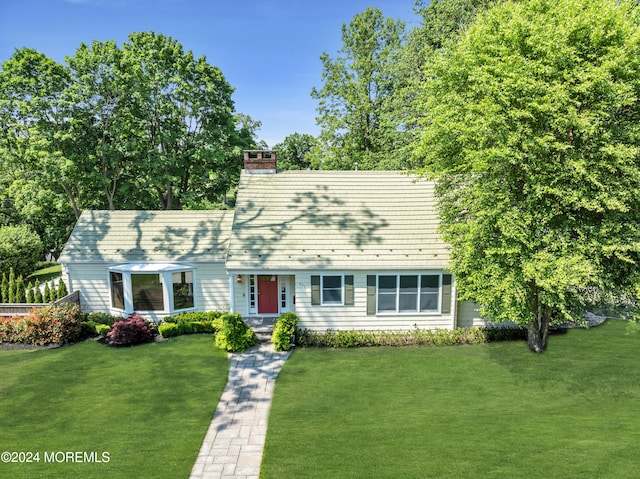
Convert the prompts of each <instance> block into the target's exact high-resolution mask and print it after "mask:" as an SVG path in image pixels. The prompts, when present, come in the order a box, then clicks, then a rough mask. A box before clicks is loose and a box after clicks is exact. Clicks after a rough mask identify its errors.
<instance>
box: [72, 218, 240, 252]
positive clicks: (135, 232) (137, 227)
mask: <svg viewBox="0 0 640 479" xmlns="http://www.w3.org/2000/svg"><path fill="white" fill-rule="evenodd" d="M232 222H233V211H84V212H83V213H82V215H81V216H80V218H79V219H78V221H77V223H76V226H75V228H74V229H73V231H72V233H71V236H70V237H69V240H68V241H67V244H66V245H65V247H64V250H63V251H62V254H61V255H60V259H59V261H60V262H62V263H65V262H100V261H104V262H114V261H157V262H160V261H165V262H166V261H223V260H224V259H225V256H226V254H227V245H228V240H229V234H230V231H231V224H232Z"/></svg>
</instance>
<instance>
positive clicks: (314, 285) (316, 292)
mask: <svg viewBox="0 0 640 479" xmlns="http://www.w3.org/2000/svg"><path fill="white" fill-rule="evenodd" d="M311 304H312V305H314V306H315V305H319V304H320V276H311Z"/></svg>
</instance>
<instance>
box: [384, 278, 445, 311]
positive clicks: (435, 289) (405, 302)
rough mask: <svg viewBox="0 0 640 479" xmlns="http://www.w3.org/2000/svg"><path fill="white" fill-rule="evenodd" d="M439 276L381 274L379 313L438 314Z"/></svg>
mask: <svg viewBox="0 0 640 479" xmlns="http://www.w3.org/2000/svg"><path fill="white" fill-rule="evenodd" d="M440 277H441V275H439V274H422V275H419V274H393V275H388V274H381V275H378V284H377V311H378V313H418V312H420V313H437V312H439V304H440V301H439V300H440V283H441V279H440Z"/></svg>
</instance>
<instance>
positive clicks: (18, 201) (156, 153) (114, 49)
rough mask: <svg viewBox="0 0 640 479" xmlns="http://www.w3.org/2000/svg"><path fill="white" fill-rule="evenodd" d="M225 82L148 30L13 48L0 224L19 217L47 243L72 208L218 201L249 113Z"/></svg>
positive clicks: (1, 146)
mask: <svg viewBox="0 0 640 479" xmlns="http://www.w3.org/2000/svg"><path fill="white" fill-rule="evenodd" d="M232 93H233V88H232V87H231V86H230V85H229V83H228V82H227V81H226V79H225V78H224V76H223V74H222V72H221V71H220V69H219V68H217V67H215V66H212V65H210V64H209V63H208V62H207V60H206V58H205V57H201V58H195V57H194V55H193V53H192V52H190V51H185V50H184V49H183V47H182V45H180V43H178V42H177V41H176V40H175V39H172V38H171V37H166V36H164V35H161V34H156V33H153V32H147V33H133V34H131V35H130V36H129V39H128V40H127V41H126V42H125V43H124V44H123V45H122V46H120V47H119V46H118V45H117V44H116V43H115V42H113V41H106V42H100V41H94V42H93V43H92V44H91V45H85V44H81V45H80V47H79V48H78V49H77V51H76V52H75V54H74V55H73V56H69V57H67V58H66V64H65V65H61V64H58V63H56V62H54V61H53V60H51V59H49V58H47V57H46V56H45V55H44V54H42V53H39V52H37V51H35V50H31V49H27V48H23V49H19V50H16V52H15V53H14V55H13V56H12V57H11V58H10V59H9V60H7V61H5V62H4V63H3V65H2V68H1V69H0V224H19V223H28V224H30V225H32V229H34V230H35V231H37V232H38V233H39V234H40V235H41V238H42V239H43V240H44V242H45V249H46V250H47V251H49V250H51V249H54V250H59V249H60V248H61V246H62V244H63V242H64V239H66V236H67V235H68V230H69V229H70V227H71V226H72V224H73V217H74V216H75V217H76V218H77V217H78V216H79V215H80V213H81V211H82V210H83V209H96V208H105V209H180V208H199V207H203V206H211V205H212V204H216V203H218V202H219V201H220V200H222V201H224V195H225V194H226V192H227V191H228V190H229V189H230V188H231V187H232V186H233V183H234V181H236V180H237V178H238V177H239V173H240V169H241V151H242V149H246V148H253V147H255V131H256V129H257V128H258V127H259V125H260V124H259V122H255V121H253V120H251V118H249V117H248V116H246V115H241V114H237V113H236V112H235V111H234V104H233V101H232V99H231V95H232ZM33 192H37V194H34V193H33ZM54 212H55V218H54V221H53V220H52V218H51V217H50V215H51V214H52V213H54ZM47 222H49V225H48V226H47V224H46V223H47ZM53 223H55V225H56V226H54V227H53V230H52V227H51V224H53Z"/></svg>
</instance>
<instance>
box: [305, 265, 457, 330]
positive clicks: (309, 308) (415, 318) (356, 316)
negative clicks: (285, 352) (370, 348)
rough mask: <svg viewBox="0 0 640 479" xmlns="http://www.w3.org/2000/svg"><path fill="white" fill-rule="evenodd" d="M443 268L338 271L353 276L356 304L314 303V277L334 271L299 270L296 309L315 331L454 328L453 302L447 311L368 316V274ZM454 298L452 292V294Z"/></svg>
mask: <svg viewBox="0 0 640 479" xmlns="http://www.w3.org/2000/svg"><path fill="white" fill-rule="evenodd" d="M440 272H441V271H424V270H422V271H401V272H396V271H389V272H381V271H375V270H372V271H344V272H342V271H341V272H340V273H338V272H336V273H335V274H342V273H344V274H345V275H353V282H354V285H353V287H354V305H353V306H322V305H318V306H316V305H312V304H311V276H312V275H321V274H331V272H329V271H310V272H303V273H296V276H295V290H296V305H295V312H296V314H297V315H298V317H299V318H300V327H301V328H303V329H312V330H316V331H325V330H327V329H334V330H353V329H355V330H369V331H375V330H391V331H406V330H411V329H415V328H419V329H451V328H452V327H453V315H454V312H455V308H454V306H453V304H452V305H451V312H450V313H448V314H414V313H410V314H405V313H396V314H372V315H367V275H375V274H396V273H400V274H420V273H422V274H425V273H440ZM452 297H453V295H452Z"/></svg>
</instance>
